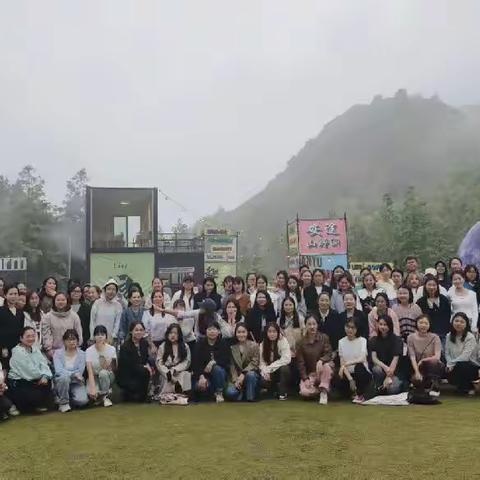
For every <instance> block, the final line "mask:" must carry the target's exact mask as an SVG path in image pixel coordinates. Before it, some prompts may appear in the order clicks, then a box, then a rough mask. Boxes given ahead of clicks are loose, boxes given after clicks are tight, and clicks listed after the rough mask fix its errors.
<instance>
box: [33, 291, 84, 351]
mask: <svg viewBox="0 0 480 480" xmlns="http://www.w3.org/2000/svg"><path fill="white" fill-rule="evenodd" d="M41 328H42V346H43V350H44V351H45V353H46V355H47V357H48V358H49V359H53V354H54V352H55V350H58V349H59V348H62V347H63V335H64V334H65V332H66V331H67V330H71V329H73V330H75V331H76V332H77V334H78V338H79V343H80V344H81V343H82V342H83V336H82V324H81V322H80V318H78V315H77V314H76V313H75V312H74V311H73V310H72V308H71V306H70V303H69V300H68V297H67V296H66V295H65V294H64V293H62V292H58V293H56V294H55V297H54V298H53V306H52V309H51V310H50V311H49V312H48V313H47V314H46V315H45V318H44V319H43V320H42V327H41Z"/></svg>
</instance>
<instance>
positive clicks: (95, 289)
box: [89, 285, 102, 306]
mask: <svg viewBox="0 0 480 480" xmlns="http://www.w3.org/2000/svg"><path fill="white" fill-rule="evenodd" d="M101 296H102V289H101V288H100V287H99V286H98V285H92V286H91V287H90V295H89V297H90V306H92V305H93V304H94V303H95V301H96V300H98V299H99V298H100V297H101Z"/></svg>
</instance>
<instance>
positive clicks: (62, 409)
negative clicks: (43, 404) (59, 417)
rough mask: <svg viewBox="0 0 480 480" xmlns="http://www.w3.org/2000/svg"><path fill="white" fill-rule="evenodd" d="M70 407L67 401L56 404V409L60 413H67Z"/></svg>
mask: <svg viewBox="0 0 480 480" xmlns="http://www.w3.org/2000/svg"><path fill="white" fill-rule="evenodd" d="M71 409H72V407H70V405H69V404H68V403H64V404H63V405H59V406H58V411H59V412H60V413H67V412H69V411H70V410H71Z"/></svg>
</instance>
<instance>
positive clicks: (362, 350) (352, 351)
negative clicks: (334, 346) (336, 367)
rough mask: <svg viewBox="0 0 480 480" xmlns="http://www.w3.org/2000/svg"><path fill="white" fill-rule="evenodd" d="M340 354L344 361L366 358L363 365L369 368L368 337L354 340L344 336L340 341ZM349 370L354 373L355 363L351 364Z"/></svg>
mask: <svg viewBox="0 0 480 480" xmlns="http://www.w3.org/2000/svg"><path fill="white" fill-rule="evenodd" d="M338 354H339V356H340V359H341V360H343V361H344V363H348V362H352V361H353V360H358V359H364V361H363V365H364V366H365V368H366V369H367V370H368V363H367V355H368V351H367V339H366V338H363V337H357V338H355V339H354V340H349V339H348V337H343V338H342V339H340V341H339V342H338ZM347 368H348V371H349V372H350V373H353V371H354V370H355V365H350V366H349V367H347Z"/></svg>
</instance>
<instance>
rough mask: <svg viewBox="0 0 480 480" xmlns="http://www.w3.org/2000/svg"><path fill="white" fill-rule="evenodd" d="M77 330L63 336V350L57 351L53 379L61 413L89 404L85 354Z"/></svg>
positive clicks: (54, 358)
mask: <svg viewBox="0 0 480 480" xmlns="http://www.w3.org/2000/svg"><path fill="white" fill-rule="evenodd" d="M79 343H80V342H79V337H78V333H77V331H76V330H73V329H70V330H67V331H66V332H65V333H64V334H63V348H60V349H58V350H55V353H54V354H53V365H54V368H55V376H54V378H53V384H54V390H55V395H56V397H57V401H58V410H59V412H60V413H66V412H69V411H70V410H71V409H72V407H71V405H73V406H74V407H84V406H85V405H86V404H87V403H88V396H87V389H86V387H85V379H84V377H83V373H84V372H85V358H86V357H85V352H84V351H83V350H80V348H79Z"/></svg>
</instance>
